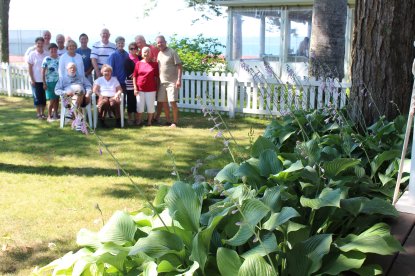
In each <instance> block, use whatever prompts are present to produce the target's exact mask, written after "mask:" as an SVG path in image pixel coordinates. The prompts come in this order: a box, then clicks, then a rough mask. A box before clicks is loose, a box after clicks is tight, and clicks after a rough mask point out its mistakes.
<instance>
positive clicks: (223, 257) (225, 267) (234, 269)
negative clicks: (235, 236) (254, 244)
mask: <svg viewBox="0 0 415 276" xmlns="http://www.w3.org/2000/svg"><path fill="white" fill-rule="evenodd" d="M216 262H217V264H218V268H219V272H220V274H221V275H226V276H237V275H238V271H239V268H240V267H241V265H242V262H241V258H239V255H238V253H236V251H234V250H232V249H228V248H225V247H220V248H219V249H218V251H217V254H216Z"/></svg>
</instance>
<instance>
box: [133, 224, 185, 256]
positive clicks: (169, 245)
mask: <svg viewBox="0 0 415 276" xmlns="http://www.w3.org/2000/svg"><path fill="white" fill-rule="evenodd" d="M183 246H184V245H183V241H182V240H181V239H180V238H179V237H178V236H177V235H176V234H173V233H170V232H167V231H162V230H160V231H151V232H150V234H149V235H148V236H147V237H145V238H141V239H139V240H138V241H137V243H136V244H135V245H134V246H133V247H131V249H130V252H129V254H128V255H129V256H134V255H136V254H138V253H139V252H143V253H145V254H146V255H148V256H150V257H152V258H159V257H161V256H163V255H166V254H168V253H178V252H179V251H181V250H182V249H183Z"/></svg>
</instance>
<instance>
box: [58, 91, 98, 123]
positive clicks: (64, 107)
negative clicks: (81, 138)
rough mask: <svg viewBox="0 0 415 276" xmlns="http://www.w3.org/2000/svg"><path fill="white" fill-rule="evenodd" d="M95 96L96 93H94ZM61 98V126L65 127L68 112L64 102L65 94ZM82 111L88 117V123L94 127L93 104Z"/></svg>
mask: <svg viewBox="0 0 415 276" xmlns="http://www.w3.org/2000/svg"><path fill="white" fill-rule="evenodd" d="M94 96H95V95H94ZM60 98H61V119H60V127H61V128H63V126H64V125H65V119H66V118H65V114H66V106H65V105H64V104H63V96H61V97H60ZM82 113H83V114H84V116H86V117H88V124H89V127H92V111H91V104H88V105H87V106H85V107H83V108H82Z"/></svg>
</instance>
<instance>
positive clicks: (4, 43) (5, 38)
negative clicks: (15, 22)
mask: <svg viewBox="0 0 415 276" xmlns="http://www.w3.org/2000/svg"><path fill="white" fill-rule="evenodd" d="M0 1H1V3H0V4H1V6H0V31H1V36H0V55H1V58H0V59H1V62H9V9H10V0H0Z"/></svg>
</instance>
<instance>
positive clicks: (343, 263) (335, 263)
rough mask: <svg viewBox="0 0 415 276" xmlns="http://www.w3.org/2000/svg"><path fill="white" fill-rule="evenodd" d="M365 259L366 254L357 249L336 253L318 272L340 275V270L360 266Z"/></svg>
mask: <svg viewBox="0 0 415 276" xmlns="http://www.w3.org/2000/svg"><path fill="white" fill-rule="evenodd" d="M365 259H366V254H364V253H362V252H358V251H350V252H343V253H340V254H336V256H333V258H332V259H331V260H330V262H329V263H327V264H326V265H325V266H324V267H323V268H322V269H321V270H320V271H319V272H320V273H321V274H328V275H340V272H343V271H348V270H351V269H354V268H360V267H361V266H362V264H363V263H364V261H365Z"/></svg>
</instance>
